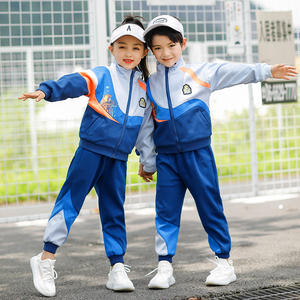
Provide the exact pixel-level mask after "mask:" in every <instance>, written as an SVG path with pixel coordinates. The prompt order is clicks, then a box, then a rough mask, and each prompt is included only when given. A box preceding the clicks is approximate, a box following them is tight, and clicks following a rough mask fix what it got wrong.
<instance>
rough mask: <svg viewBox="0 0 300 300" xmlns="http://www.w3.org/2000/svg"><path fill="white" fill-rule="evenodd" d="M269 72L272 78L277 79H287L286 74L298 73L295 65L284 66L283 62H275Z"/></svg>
mask: <svg viewBox="0 0 300 300" xmlns="http://www.w3.org/2000/svg"><path fill="white" fill-rule="evenodd" d="M271 73H272V75H273V78H277V79H287V80H289V79H290V78H289V77H288V76H292V77H295V76H296V74H298V72H297V70H296V67H293V66H286V65H285V64H277V65H273V66H272V67H271Z"/></svg>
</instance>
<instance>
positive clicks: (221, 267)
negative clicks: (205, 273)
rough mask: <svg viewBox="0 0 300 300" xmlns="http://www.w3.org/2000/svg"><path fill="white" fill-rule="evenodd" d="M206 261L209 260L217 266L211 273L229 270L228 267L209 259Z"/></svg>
mask: <svg viewBox="0 0 300 300" xmlns="http://www.w3.org/2000/svg"><path fill="white" fill-rule="evenodd" d="M206 259H207V260H209V261H211V262H212V263H214V264H215V265H216V267H215V268H214V269H213V270H211V271H210V273H212V272H216V271H221V272H222V271H223V270H227V269H228V268H227V266H223V265H221V264H219V263H217V262H216V261H214V260H211V259H209V258H207V257H206Z"/></svg>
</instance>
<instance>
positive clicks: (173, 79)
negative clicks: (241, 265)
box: [147, 57, 272, 260]
mask: <svg viewBox="0 0 300 300" xmlns="http://www.w3.org/2000/svg"><path fill="white" fill-rule="evenodd" d="M270 67H271V66H269V65H266V64H256V65H248V64H238V63H223V64H218V63H191V64H185V62H184V60H183V58H182V57H181V58H180V59H179V60H178V62H177V63H176V64H175V65H173V66H172V67H169V68H168V67H165V66H164V65H162V64H160V63H157V71H156V73H154V74H152V75H151V76H150V78H149V80H148V82H147V94H148V96H149V98H150V100H151V103H152V106H153V118H154V120H155V131H154V143H155V145H156V147H157V148H156V151H157V153H158V155H157V159H156V165H157V193H156V212H157V215H156V230H157V233H156V252H157V253H158V255H159V256H162V257H164V259H166V257H169V258H170V257H172V256H173V255H174V254H175V251H176V244H177V236H178V232H179V226H180V214H181V208H182V203H183V198H184V194H185V191H186V189H187V188H188V189H189V190H190V192H191V193H192V195H193V198H194V199H195V202H196V205H197V209H198V213H199V216H200V218H201V221H202V224H203V226H204V229H205V230H206V232H207V233H208V236H209V244H210V246H211V248H212V250H213V251H214V252H215V253H216V254H217V255H218V256H219V257H221V258H227V257H228V256H229V251H230V247H231V245H230V236H229V232H228V225H227V221H226V218H225V216H224V213H223V206H222V200H221V197H220V192H219V186H218V175H217V169H216V165H215V161H214V156H213V153H212V150H211V147H210V144H211V134H212V128H211V127H212V126H211V118H210V111H209V97H210V95H211V93H212V92H213V91H216V90H220V89H223V88H227V87H230V86H234V85H237V84H242V83H244V84H246V83H255V82H259V81H263V80H265V79H266V78H268V77H272V74H271V70H270ZM170 260H171V259H170Z"/></svg>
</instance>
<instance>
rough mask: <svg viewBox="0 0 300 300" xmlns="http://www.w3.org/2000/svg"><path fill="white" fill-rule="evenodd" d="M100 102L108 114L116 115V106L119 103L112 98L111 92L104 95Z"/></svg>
mask: <svg viewBox="0 0 300 300" xmlns="http://www.w3.org/2000/svg"><path fill="white" fill-rule="evenodd" d="M100 104H101V105H102V107H103V108H104V110H105V111H106V112H107V113H108V114H110V115H111V116H112V117H114V108H115V107H117V103H116V101H115V100H114V99H113V98H112V96H111V95H109V94H106V95H104V96H103V98H102V100H101V102H100Z"/></svg>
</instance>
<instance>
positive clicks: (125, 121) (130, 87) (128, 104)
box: [112, 70, 135, 158]
mask: <svg viewBox="0 0 300 300" xmlns="http://www.w3.org/2000/svg"><path fill="white" fill-rule="evenodd" d="M134 73H135V71H134V70H133V71H132V72H131V75H130V84H129V94H128V100H127V107H126V115H125V119H124V124H123V129H122V134H121V137H120V140H119V143H118V145H117V147H116V149H115V151H114V153H113V155H112V158H114V157H115V155H116V152H117V151H118V149H119V147H120V144H121V142H122V139H123V136H124V133H125V129H126V123H127V119H128V114H129V107H130V102H131V93H132V85H133V77H134Z"/></svg>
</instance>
